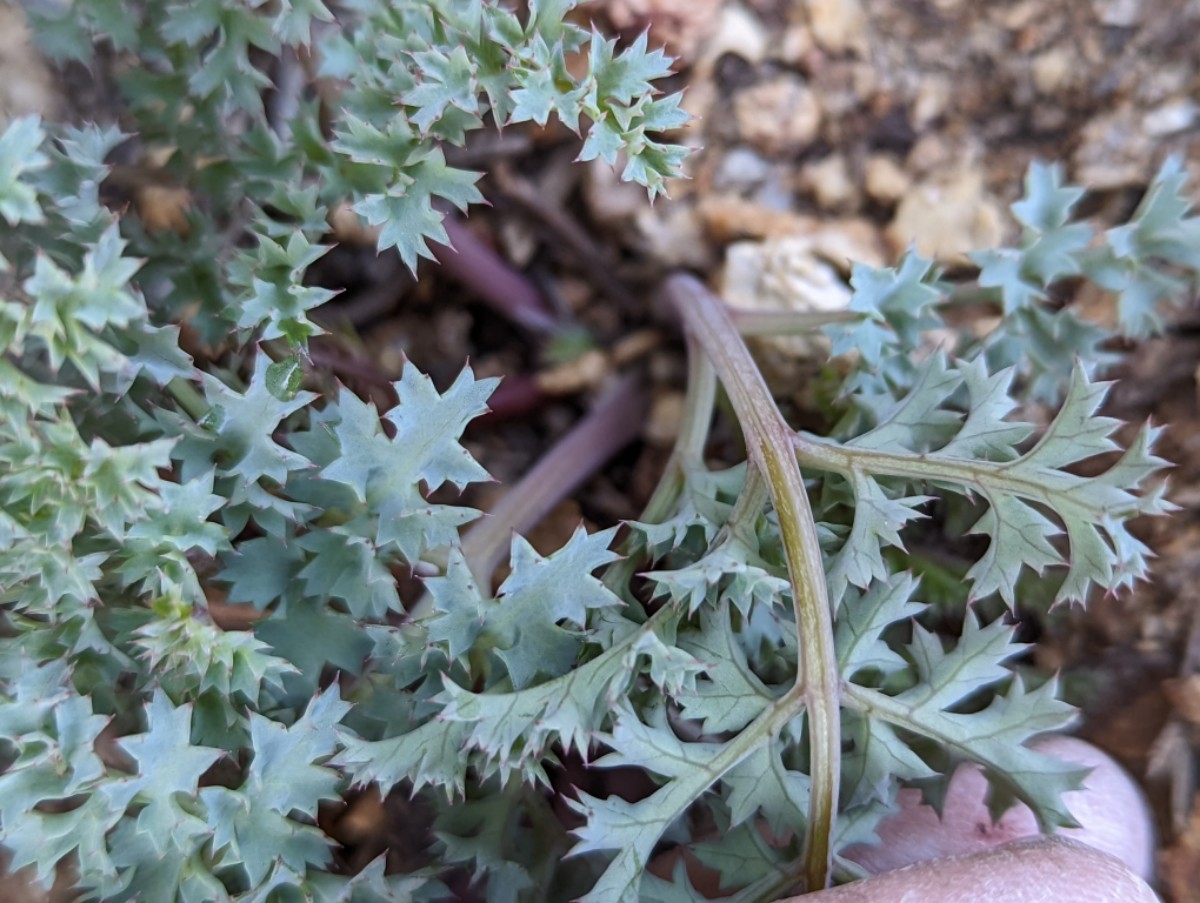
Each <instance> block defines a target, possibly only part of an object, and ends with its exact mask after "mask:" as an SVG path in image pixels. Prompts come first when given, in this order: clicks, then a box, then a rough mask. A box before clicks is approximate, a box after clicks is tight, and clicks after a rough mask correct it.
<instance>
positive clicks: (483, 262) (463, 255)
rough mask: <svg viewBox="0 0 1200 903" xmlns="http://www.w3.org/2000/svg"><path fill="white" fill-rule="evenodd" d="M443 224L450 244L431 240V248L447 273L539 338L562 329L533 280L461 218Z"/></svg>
mask: <svg viewBox="0 0 1200 903" xmlns="http://www.w3.org/2000/svg"><path fill="white" fill-rule="evenodd" d="M442 225H444V226H445V227H446V234H447V235H449V236H450V245H443V244H433V243H431V247H432V248H433V253H434V256H435V257H437V260H438V263H440V264H441V265H442V268H443V269H444V270H445V271H446V273H448V274H449V275H450V276H451V277H452V278H454V279H456V280H458V281H459V282H460V283H462V284H463V285H464V286H465V287H466V288H468V289H469V290H470V291H472V292H473V293H474V294H475V295H476V296H478V298H479V300H481V301H483V302H485V303H486V304H487V305H488V306H489V307H491V308H492V309H493V310H495V311H496V312H497V313H499V314H501V315H502V316H504V317H507V318H508V319H509V320H511V321H512V322H513V323H515V324H516V325H517V326H519V327H521V328H522V329H525V330H527V331H528V332H531V333H533V334H534V335H536V336H538V337H539V338H540V337H544V336H548V335H552V334H553V333H555V332H557V331H558V330H559V329H560V327H561V324H560V323H559V321H558V318H557V317H556V316H555V315H554V313H553V312H552V311H551V309H550V305H549V304H547V303H546V299H545V298H544V297H543V296H542V293H541V292H540V291H538V289H537V287H536V286H535V285H534V284H533V283H532V282H530V281H529V280H528V279H527V278H526V277H525V276H524V275H522V274H521V273H520V272H518V271H517V270H516V269H514V268H513V267H512V266H510V265H509V264H508V263H507V262H506V261H505V260H504V259H503V258H501V257H500V255H499V254H497V253H496V252H495V251H494V250H493V249H492V248H490V247H489V246H488V245H486V244H484V243H483V242H482V241H480V240H479V239H478V238H476V237H475V234H474V233H473V232H472V231H471V230H470V229H468V228H467V227H466V226H465V225H463V223H462V222H461V221H460V220H458V219H456V218H454V217H453V216H447V217H446V219H445V220H444V221H443V223H442Z"/></svg>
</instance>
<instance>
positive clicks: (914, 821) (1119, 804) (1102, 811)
mask: <svg viewBox="0 0 1200 903" xmlns="http://www.w3.org/2000/svg"><path fill="white" fill-rule="evenodd" d="M1033 748H1034V749H1036V750H1038V751H1039V752H1043V753H1046V754H1048V755H1052V756H1055V757H1057V758H1060V759H1063V760H1065V761H1067V762H1071V763H1073V764H1078V765H1082V766H1084V767H1087V768H1091V769H1092V771H1091V773H1090V774H1089V775H1088V776H1087V777H1086V778H1085V779H1084V786H1083V789H1082V790H1078V791H1074V792H1071V793H1067V794H1065V795H1064V797H1063V801H1064V802H1065V803H1066V805H1067V808H1068V809H1070V810H1071V814H1072V815H1074V816H1075V819H1076V820H1077V821H1078V822H1079V823H1080V825H1081V827H1079V828H1067V829H1063V830H1061V831H1059V832H1058V833H1059V835H1060V836H1062V837H1068V838H1071V839H1072V840H1077V841H1080V842H1081V843H1085V844H1087V845H1088V846H1092V847H1095V848H1096V849H1098V850H1101V851H1102V852H1105V853H1108V854H1110V855H1112V856H1116V857H1117V858H1118V859H1120V860H1121V861H1122V862H1124V863H1125V865H1126V866H1127V867H1128V868H1130V869H1131V870H1132V871H1133V872H1134V873H1135V874H1137V875H1139V876H1140V877H1142V878H1144V879H1147V880H1149V879H1150V878H1151V877H1152V876H1153V871H1154V848H1155V843H1154V823H1153V818H1152V816H1151V813H1150V809H1149V806H1148V805H1147V803H1146V801H1145V798H1144V797H1143V795H1142V792H1141V790H1140V788H1139V787H1138V786H1137V784H1136V783H1135V782H1134V781H1133V779H1132V778H1130V777H1129V775H1128V774H1126V772H1125V770H1124V769H1122V768H1121V766H1120V765H1118V764H1117V763H1116V762H1115V761H1114V760H1113V759H1111V758H1110V757H1109V756H1107V755H1106V754H1105V753H1104V752H1103V751H1101V750H1099V749H1097V748H1096V747H1095V746H1092V745H1091V744H1090V743H1086V742H1084V741H1083V740H1079V739H1077V738H1075V737H1066V736H1049V737H1045V738H1042V739H1041V740H1039V741H1037V742H1036V743H1034V744H1033ZM987 792H988V784H987V779H986V778H985V777H984V774H983V771H982V770H981V769H980V768H979V767H978V766H977V765H972V764H967V765H962V766H960V767H959V768H958V770H957V771H956V772H955V773H954V777H953V778H952V779H951V781H950V787H949V789H948V791H947V793H946V800H945V804H944V806H943V811H942V815H941V816H940V817H939V815H938V813H937V812H936V811H935V810H934V809H933V807H931V806H928V805H926V804H925V803H924V802H923V801H922V799H921V792H920V791H919V790H913V789H904V790H901V791H900V794H899V797H898V800H897V802H898V804H899V806H900V809H899V811H898V812H897V813H895V814H893V815H890V816H888V817H887V818H885V819H884V820H883V821H882V822H881V823H880V825H879V827H878V829H877V833H878V835H879V839H880V842H879V844H877V845H868V844H859V845H857V846H854V847H850V848H849V849H847V850H846V851H845V852H844V853H843V855H844V856H845V857H846V858H847V859H849V860H851V861H853V862H855V863H857V864H858V865H861V866H862V867H863V868H865V869H866V870H867V871H869V872H871V873H872V874H879V873H881V872H888V871H892V870H893V869H898V868H902V867H904V866H907V865H911V864H913V863H915V862H921V861H923V860H927V859H937V858H941V857H945V856H962V855H966V854H970V853H977V852H982V851H984V850H987V849H991V848H992V847H995V846H998V845H999V844H1002V843H1006V842H1008V841H1011V840H1017V839H1019V838H1022V837H1033V836H1036V835H1038V834H1040V833H1041V832H1040V830H1039V828H1038V823H1037V819H1036V818H1035V817H1034V814H1033V811H1032V810H1031V809H1029V807H1028V806H1025V805H1024V804H1017V805H1015V806H1013V807H1012V808H1010V809H1009V810H1008V811H1007V812H1005V813H1004V814H1003V815H1002V816H1001V817H1000V819H999V820H997V821H995V822H993V821H992V817H991V814H990V813H989V812H988V807H987Z"/></svg>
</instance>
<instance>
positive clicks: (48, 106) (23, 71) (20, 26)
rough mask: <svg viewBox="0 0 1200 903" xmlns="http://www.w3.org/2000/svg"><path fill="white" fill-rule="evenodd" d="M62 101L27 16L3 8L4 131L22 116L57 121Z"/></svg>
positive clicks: (0, 124) (0, 89)
mask: <svg viewBox="0 0 1200 903" xmlns="http://www.w3.org/2000/svg"><path fill="white" fill-rule="evenodd" d="M60 106H61V98H60V95H59V92H58V88H57V85H56V83H55V79H54V76H53V75H52V74H51V72H50V69H49V67H48V66H47V65H46V62H45V60H44V59H43V58H42V56H41V54H39V53H38V52H37V50H36V49H35V48H34V46H33V40H32V38H31V36H30V34H29V29H28V27H27V26H26V24H25V13H24V12H23V11H22V10H21V8H20V6H18V5H16V4H7V3H5V4H0V129H3V128H4V127H5V126H7V125H8V123H9V122H11V121H12V120H13V119H17V118H18V117H21V116H29V115H38V116H41V117H43V118H45V119H53V118H54V117H56V116H57V115H58V112H59V108H60Z"/></svg>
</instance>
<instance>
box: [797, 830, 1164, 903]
mask: <svg viewBox="0 0 1200 903" xmlns="http://www.w3.org/2000/svg"><path fill="white" fill-rule="evenodd" d="M779 903H1158V897H1157V895H1155V893H1154V891H1152V890H1151V889H1150V887H1149V885H1147V884H1146V882H1144V881H1143V880H1142V879H1141V878H1139V877H1138V876H1137V875H1135V874H1134V873H1133V872H1131V871H1130V870H1129V869H1128V868H1126V867H1125V865H1124V864H1122V863H1121V862H1120V860H1118V859H1116V858H1114V857H1112V856H1109V855H1108V854H1107V853H1102V852H1100V851H1099V850H1096V849H1094V848H1092V847H1089V846H1086V845H1084V844H1082V843H1080V842H1079V841H1076V840H1069V839H1067V838H1065V837H1027V838H1024V839H1022V840H1016V841H1012V842H1010V843H1006V844H1002V845H1001V846H998V847H995V848H993V849H990V850H985V851H984V852H981V853H972V854H970V855H966V856H951V857H949V858H946V859H935V860H929V861H926V862H919V863H917V864H915V865H910V866H908V867H906V868H902V869H897V870H896V871H891V872H884V873H883V874H880V875H873V876H872V877H870V878H866V879H864V880H862V881H856V882H854V883H852V884H845V885H842V886H841V887H835V888H832V889H830V890H823V891H820V892H818V893H815V894H805V895H801V896H798V897H789V898H787V899H786V900H781V901H779Z"/></svg>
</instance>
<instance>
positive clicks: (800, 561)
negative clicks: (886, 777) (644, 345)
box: [665, 274, 841, 892]
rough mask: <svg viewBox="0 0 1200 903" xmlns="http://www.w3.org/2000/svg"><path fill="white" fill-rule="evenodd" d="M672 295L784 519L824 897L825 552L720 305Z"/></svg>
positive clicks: (833, 768)
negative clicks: (724, 395)
mask: <svg viewBox="0 0 1200 903" xmlns="http://www.w3.org/2000/svg"><path fill="white" fill-rule="evenodd" d="M665 292H666V295H667V298H668V299H669V301H670V302H671V304H672V306H673V307H674V309H675V310H676V311H677V312H678V314H679V317H680V319H681V320H682V321H683V324H684V328H685V330H686V331H687V333H688V335H690V336H692V337H694V338H695V340H696V341H697V342H698V343H699V345H700V347H701V348H702V349H703V350H704V352H705V354H706V355H707V356H708V358H709V359H710V360H711V361H712V363H713V367H714V369H715V370H716V372H717V377H718V378H719V379H720V380H721V382H722V384H723V385H724V386H725V390H726V392H727V393H728V395H729V400H730V402H731V403H732V405H733V409H734V412H735V413H736V415H737V417H738V420H739V421H740V423H741V426H742V431H743V433H744V435H745V439H746V449H747V453H748V454H749V457H750V461H751V464H752V465H753V466H755V467H756V468H758V470H759V471H760V472H761V473H762V474H763V476H764V477H765V478H766V481H767V487H768V490H769V492H770V496H771V501H772V503H773V504H774V506H775V511H776V514H777V515H778V518H779V529H780V533H781V534H782V538H783V547H784V553H785V555H786V557H787V564H788V576H789V579H790V581H791V584H792V596H793V604H794V606H795V614H796V626H797V642H798V644H799V649H800V664H799V667H798V673H797V676H796V685H797V688H798V689H799V690H800V691H801V692H802V693H803V696H804V700H805V706H806V708H807V710H808V718H809V743H810V746H811V751H810V752H811V762H812V769H811V775H810V780H811V787H812V789H811V797H810V800H809V812H808V819H809V830H808V835H807V837H806V838H805V842H804V854H803V856H804V873H805V878H806V887H807V890H808V891H810V892H813V891H818V890H822V889H824V888H825V887H826V885H827V884H828V881H829V872H830V866H831V860H832V840H831V838H832V835H833V824H834V819H835V818H836V816H837V803H838V784H839V781H840V772H841V719H840V699H841V677H840V674H839V672H838V667H837V655H836V650H835V648H834V640H833V617H832V613H831V611H830V606H829V598H828V592H827V589H826V585H825V568H824V563H823V561H822V557H821V547H820V543H819V542H818V539H817V530H816V523H815V522H814V520H813V515H812V509H811V508H810V506H809V503H808V495H807V493H806V492H805V489H804V481H803V479H802V478H801V475H800V467H799V465H798V464H797V462H796V454H795V451H794V450H793V442H794V433H793V431H792V430H791V428H790V427H789V426H788V425H787V423H786V422H785V421H784V419H783V416H782V415H781V414H780V413H779V409H778V408H777V407H776V405H775V402H774V400H773V399H772V398H771V394H770V392H769V390H768V389H767V385H766V383H765V382H764V381H763V378H762V374H761V373H760V372H759V370H758V367H757V366H756V365H755V363H754V359H753V358H752V357H751V355H750V351H749V349H747V347H746V344H745V343H744V342H743V341H742V339H741V337H740V336H739V335H738V331H737V327H736V326H735V325H734V322H733V320H732V318H731V317H730V315H729V312H728V310H727V309H726V307H725V304H724V303H723V302H722V301H721V299H720V298H718V297H717V296H715V295H714V294H713V293H712V292H710V291H709V290H708V289H707V288H705V286H704V285H703V284H702V283H701V282H700V281H699V280H697V279H696V278H694V277H692V276H689V275H685V274H676V275H674V276H671V277H670V278H669V279H668V280H667V283H666V286H665Z"/></svg>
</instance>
